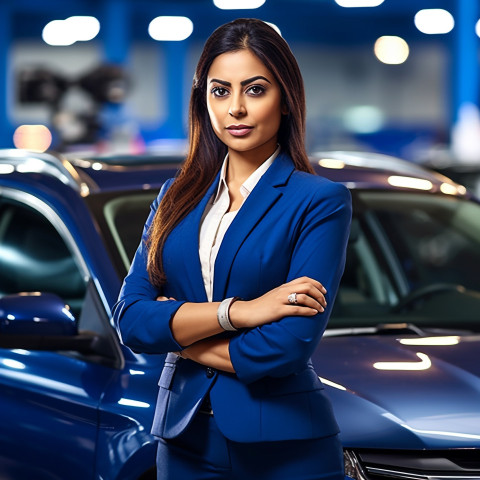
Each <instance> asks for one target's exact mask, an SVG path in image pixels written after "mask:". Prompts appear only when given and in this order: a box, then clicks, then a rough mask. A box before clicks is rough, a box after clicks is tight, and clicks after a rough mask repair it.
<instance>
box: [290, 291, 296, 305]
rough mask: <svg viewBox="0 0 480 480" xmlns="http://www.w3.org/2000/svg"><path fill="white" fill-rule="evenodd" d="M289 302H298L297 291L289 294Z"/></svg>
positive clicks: (292, 303) (293, 303)
mask: <svg viewBox="0 0 480 480" xmlns="http://www.w3.org/2000/svg"><path fill="white" fill-rule="evenodd" d="M288 303H290V304H291V305H296V304H297V303H298V302H297V294H296V293H291V294H290V295H289V296H288Z"/></svg>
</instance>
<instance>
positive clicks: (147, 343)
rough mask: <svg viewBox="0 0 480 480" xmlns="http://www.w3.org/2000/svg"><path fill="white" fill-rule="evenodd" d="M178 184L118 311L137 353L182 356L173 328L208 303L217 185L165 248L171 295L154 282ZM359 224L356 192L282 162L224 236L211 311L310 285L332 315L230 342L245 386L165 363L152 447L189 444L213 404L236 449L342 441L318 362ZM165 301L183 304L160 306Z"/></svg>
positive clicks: (192, 366) (284, 322)
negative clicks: (202, 247) (205, 219)
mask: <svg viewBox="0 0 480 480" xmlns="http://www.w3.org/2000/svg"><path fill="white" fill-rule="evenodd" d="M172 181H173V180H169V181H168V182H166V184H165V185H164V186H163V187H162V189H161V191H160V193H159V195H158V198H157V199H156V201H155V202H154V203H153V205H152V211H151V214H150V216H149V217H148V219H147V222H146V224H145V229H144V232H143V239H142V242H141V244H140V246H139V248H138V250H137V252H136V255H135V258H134V260H133V263H132V266H131V269H130V272H129V274H128V275H127V277H126V278H125V281H124V283H123V286H122V290H121V292H120V297H119V301H118V302H117V304H116V306H115V308H114V318H115V321H116V325H117V328H118V330H119V333H120V335H121V338H122V341H123V343H124V344H125V345H127V346H128V347H130V348H131V349H132V350H134V351H136V352H145V353H167V352H176V351H180V350H182V347H181V346H180V345H179V344H178V343H177V342H176V341H175V339H174V338H173V335H172V332H171V330H170V319H171V318H172V316H173V315H174V314H175V312H176V311H177V309H178V308H179V307H180V306H181V305H182V304H183V303H184V302H186V301H188V302H206V301H207V297H206V293H205V288H204V284H203V279H202V273H201V266H200V260H199V254H198V249H199V228H200V220H201V217H202V214H203V211H204V210H205V207H206V205H207V202H208V200H209V198H210V197H211V196H212V195H213V193H214V192H215V191H216V188H217V186H218V182H219V176H217V178H216V179H215V181H214V182H213V183H212V185H211V186H210V188H209V189H208V191H207V193H206V194H205V196H204V197H203V198H202V199H201V200H200V202H199V203H198V205H197V206H196V207H195V209H194V210H193V211H192V212H191V213H190V214H188V215H187V217H186V218H185V219H184V220H183V221H181V222H180V223H179V225H178V226H177V227H176V228H175V229H174V230H173V231H172V233H171V234H170V235H169V237H168V238H167V240H166V243H165V246H164V251H163V261H164V269H165V273H166V276H167V283H166V285H165V286H164V287H163V289H162V291H158V290H157V289H156V288H155V287H153V286H152V284H151V283H150V282H149V279H148V274H147V271H146V255H147V252H146V248H145V244H144V242H145V239H146V238H147V232H148V228H149V226H150V224H151V222H152V219H153V215H154V214H155V211H156V209H157V206H158V204H159V202H160V200H161V198H162V196H163V195H164V193H165V191H166V189H167V188H168V186H169V185H170V184H171V182H172ZM350 219H351V198H350V193H349V191H348V190H347V188H346V187H344V186H343V185H341V184H339V183H335V182H331V181H329V180H327V179H325V178H322V177H319V176H316V175H311V174H307V173H304V172H299V171H297V170H295V168H294V166H293V162H292V160H291V159H290V158H289V157H288V156H287V155H286V154H283V153H281V154H280V155H279V156H278V157H277V158H276V160H275V161H274V163H273V165H272V166H271V167H270V168H269V169H268V170H267V172H266V173H265V174H264V175H263V176H262V178H261V179H260V181H259V182H258V184H257V185H256V187H255V188H254V189H253V191H252V192H251V194H250V195H249V196H248V198H247V199H246V201H245V202H244V204H243V206H242V208H241V209H240V211H239V212H238V214H237V215H236V217H235V219H234V221H233V222H232V224H231V226H230V227H229V229H228V230H227V232H226V234H225V237H224V239H223V242H222V245H221V247H220V250H219V252H218V256H217V259H216V262H215V275H214V288H213V300H214V301H221V300H223V299H225V298H229V297H234V296H238V297H241V298H243V299H245V300H249V299H253V298H257V297H259V296H261V295H263V294H264V293H266V292H267V291H269V290H271V289H272V288H274V287H277V286H279V285H281V284H282V283H285V282H288V281H290V280H293V279H295V278H297V277H301V276H309V277H312V278H315V279H317V280H319V281H320V282H321V283H322V284H323V285H324V286H325V288H326V289H327V292H328V293H327V302H328V306H327V308H326V310H325V312H324V313H319V314H317V315H315V316H312V317H298V316H289V317H285V318H283V319H281V320H279V321H276V322H272V323H270V324H266V325H263V326H261V327H257V328H253V329H247V330H242V331H239V332H234V333H233V334H230V333H229V334H228V335H229V336H230V337H231V339H230V344H229V351H230V356H231V361H232V364H233V367H234V368H235V372H236V373H235V374H231V373H226V372H222V371H216V370H214V369H212V368H207V367H205V366H202V365H200V364H197V363H195V362H193V361H191V360H184V359H182V358H179V357H178V356H177V355H175V354H169V355H167V357H166V361H165V367H164V369H163V371H162V373H161V375H160V380H159V394H158V401H157V408H156V412H155V417H154V422H153V427H152V433H153V434H154V435H156V436H159V437H163V438H173V437H175V436H177V435H179V434H180V433H182V432H183V431H184V430H185V428H186V427H187V425H188V424H189V422H190V421H191V419H192V418H193V416H194V415H195V414H196V412H197V411H198V409H199V407H200V405H201V403H202V400H203V398H204V397H205V395H206V394H207V393H208V392H210V399H211V403H212V407H213V411H214V414H215V419H216V423H217V424H218V427H219V429H220V430H221V431H222V433H223V434H224V435H225V436H226V437H227V438H229V439H231V440H234V441H238V442H258V441H279V440H292V439H308V438H316V437H322V436H329V435H333V434H335V433H337V432H338V427H337V424H336V422H335V418H334V416H333V412H332V409H331V406H330V403H329V400H328V399H327V397H326V396H325V394H324V393H323V391H322V390H323V385H322V383H321V381H320V380H319V378H318V375H317V373H316V372H315V371H314V369H313V366H312V364H311V361H310V356H311V354H312V352H313V351H314V349H315V348H316V346H317V344H318V342H319V341H320V339H321V337H322V334H323V331H324V329H325V327H326V324H327V321H328V318H329V315H330V312H331V309H332V305H333V302H334V298H335V295H336V292H337V289H338V284H339V282H340V278H341V275H342V273H343V268H344V264H345V250H346V245H347V239H348V234H349V225H350ZM159 294H162V295H165V296H167V297H173V298H175V300H168V301H164V302H158V301H156V300H155V299H156V297H157V296H158V295H159ZM225 335H227V334H225ZM332 361H335V359H332Z"/></svg>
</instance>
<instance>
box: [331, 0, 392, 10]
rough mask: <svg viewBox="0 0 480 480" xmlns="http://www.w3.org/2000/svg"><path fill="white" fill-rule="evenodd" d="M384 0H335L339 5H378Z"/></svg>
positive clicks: (349, 6)
mask: <svg viewBox="0 0 480 480" xmlns="http://www.w3.org/2000/svg"><path fill="white" fill-rule="evenodd" d="M383 1H384V0H335V3H337V4H338V5H340V6H341V7H346V8H351V7H378V6H379V5H381V4H382V3H383Z"/></svg>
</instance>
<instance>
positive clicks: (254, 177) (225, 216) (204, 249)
mask: <svg viewBox="0 0 480 480" xmlns="http://www.w3.org/2000/svg"><path fill="white" fill-rule="evenodd" d="M279 151H280V146H278V147H277V149H276V150H275V152H274V154H273V155H272V156H271V157H269V158H268V159H267V160H265V162H263V163H262V164H261V165H260V166H259V167H258V168H257V169H256V170H255V171H254V172H253V173H252V174H251V175H250V176H249V177H248V178H247V179H246V180H245V182H244V183H243V184H242V186H241V187H240V193H241V195H242V197H243V202H242V205H243V204H244V203H245V200H246V199H247V197H248V196H249V195H250V193H251V192H252V190H253V189H254V188H255V186H256V185H257V183H258V181H259V180H260V178H261V177H262V175H263V174H264V173H265V172H266V171H267V170H268V168H269V167H270V165H272V163H273V161H274V160H275V158H276V157H277V155H278V153H279ZM227 165H228V154H227V156H226V157H225V160H224V161H223V165H222V172H221V175H220V182H219V184H218V188H217V192H216V194H214V195H212V197H211V199H210V200H209V201H208V203H207V206H206V208H205V211H204V212H203V216H202V220H201V222H200V242H199V243H200V248H199V255H200V264H201V266H202V276H203V283H204V285H205V291H206V293H207V298H208V301H209V302H211V301H212V296H213V275H214V269H215V260H216V258H217V254H218V250H219V249H220V246H221V244H222V241H223V237H224V236H225V233H226V231H227V230H228V227H229V226H230V224H231V223H232V222H233V219H234V218H235V216H236V215H237V213H238V211H239V210H240V208H242V207H241V206H240V208H239V209H238V210H235V211H234V212H229V211H228V209H229V207H230V195H229V193H228V186H227V182H226V179H225V174H226V170H227Z"/></svg>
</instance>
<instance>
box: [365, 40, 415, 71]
mask: <svg viewBox="0 0 480 480" xmlns="http://www.w3.org/2000/svg"><path fill="white" fill-rule="evenodd" d="M373 50H374V52H375V56H376V57H377V58H378V60H380V61H381V62H382V63H386V64H388V65H399V64H401V63H404V62H405V61H406V60H407V58H408V55H409V53H410V49H409V48H408V43H407V42H406V41H405V40H404V39H403V38H401V37H395V36H389V35H386V36H383V37H380V38H378V39H377V41H376V42H375V46H374V47H373Z"/></svg>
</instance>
